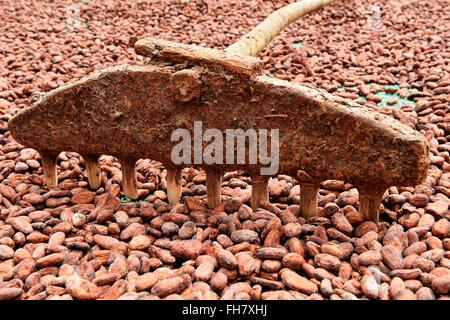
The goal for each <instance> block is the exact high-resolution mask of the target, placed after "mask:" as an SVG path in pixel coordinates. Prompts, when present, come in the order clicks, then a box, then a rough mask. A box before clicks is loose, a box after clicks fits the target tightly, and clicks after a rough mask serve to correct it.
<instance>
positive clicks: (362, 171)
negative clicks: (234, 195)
mask: <svg viewBox="0 0 450 320" xmlns="http://www.w3.org/2000/svg"><path fill="white" fill-rule="evenodd" d="M315 2H317V3H318V4H317V3H316V4H315V5H312V4H313V3H315ZM327 2H329V1H311V0H310V1H301V2H298V3H294V4H291V5H289V6H287V7H284V8H282V9H280V10H278V11H276V12H274V13H273V14H272V15H270V16H269V17H268V18H267V19H266V20H265V21H264V22H263V23H261V24H260V25H259V26H257V27H256V28H255V29H254V30H253V31H252V32H250V33H249V34H247V35H246V36H244V37H243V38H241V40H239V41H238V42H237V43H235V44H233V45H232V46H230V47H229V48H227V49H226V50H225V51H219V50H214V49H208V48H202V47H197V46H192V45H185V44H179V43H174V42H169V41H163V40H157V39H143V40H139V41H137V42H136V43H135V51H136V53H138V54H140V55H143V56H146V57H149V58H151V60H150V62H149V63H148V64H145V65H140V66H131V65H122V66H117V67H113V68H107V69H103V70H100V71H97V72H94V73H93V74H91V75H89V76H87V77H84V78H82V79H80V80H77V81H74V82H72V83H69V84H66V85H64V86H62V87H60V88H58V89H55V90H52V91H50V92H49V93H47V94H46V95H44V96H42V97H40V98H39V99H38V100H37V101H34V102H32V103H30V105H28V106H27V107H26V108H25V109H23V110H22V111H21V112H19V113H18V114H16V115H15V116H14V117H13V118H12V119H11V120H10V121H9V123H8V126H9V130H10V131H11V135H12V136H13V138H14V139H15V140H17V141H18V142H19V143H21V144H23V145H25V146H27V147H31V148H34V149H36V150H37V151H38V152H39V153H40V156H41V160H42V165H43V169H44V180H45V183H46V184H47V185H48V186H49V187H51V188H52V187H56V186H57V171H56V159H57V156H58V154H59V153H60V152H62V151H68V150H71V151H75V152H77V153H79V154H81V155H82V156H83V157H84V160H85V162H86V169H87V173H88V178H89V184H90V187H91V188H94V189H95V188H98V187H99V186H100V168H99V166H98V164H97V160H98V157H99V156H100V155H103V154H108V155H112V156H115V157H117V158H118V159H119V161H120V162H121V165H122V172H123V180H122V186H123V191H124V193H125V195H126V196H127V197H129V198H131V199H136V198H137V197H138V192H137V187H136V173H135V163H136V161H137V160H138V159H141V158H150V159H155V160H158V161H160V162H162V163H163V164H164V165H165V166H166V168H167V193H168V200H169V202H170V203H175V202H177V201H180V199H181V169H182V168H183V167H187V166H189V165H187V164H185V163H186V162H185V163H184V164H176V163H174V162H173V159H172V157H171V153H172V150H173V148H174V146H175V145H176V144H177V142H176V141H172V139H171V138H172V133H173V132H174V131H175V130H177V129H185V130H186V131H187V132H190V133H191V135H192V133H193V130H194V123H201V125H202V129H203V130H208V129H216V130H218V131H219V132H220V133H222V134H224V135H225V133H226V130H227V129H242V130H243V131H244V132H249V131H247V130H251V129H256V130H257V129H259V130H261V129H266V130H267V132H272V131H271V130H279V136H278V139H276V141H275V142H276V143H277V146H278V148H279V171H278V174H285V175H290V176H294V177H296V179H297V180H299V181H300V211H301V213H302V215H303V216H304V217H306V218H309V217H311V216H313V215H315V214H316V212H317V194H318V188H319V184H320V182H322V181H324V180H328V179H335V180H343V181H346V182H349V183H351V184H352V185H354V186H355V187H357V188H358V190H359V193H360V212H361V213H362V215H363V216H364V217H365V218H366V219H368V220H372V221H375V222H377V221H378V209H379V204H380V202H381V198H382V195H383V194H384V192H385V190H386V189H387V188H389V187H390V186H393V185H401V186H414V185H416V184H419V183H420V182H421V181H422V180H423V179H424V177H425V176H426V173H427V169H428V164H429V162H428V161H429V160H428V144H427V141H426V139H425V138H424V137H423V136H422V135H421V134H419V133H418V132H416V131H415V130H413V129H411V128H409V127H407V126H405V125H404V124H402V123H400V122H399V121H397V120H395V119H393V118H391V117H388V116H386V115H383V114H380V113H377V112H376V111H373V110H371V109H370V108H367V107H364V106H361V105H358V104H356V103H353V102H351V101H349V100H345V99H343V98H340V97H336V96H333V95H331V94H329V93H327V92H324V91H322V90H319V89H315V88H312V87H308V86H305V85H299V84H293V83H290V82H287V81H282V80H278V79H274V78H271V77H267V76H264V75H262V68H263V64H262V61H261V60H259V59H257V58H254V57H252V55H256V53H257V52H259V51H260V50H261V49H262V48H263V47H264V46H265V45H266V44H267V43H268V42H269V41H270V40H271V39H272V38H273V37H274V36H275V35H276V34H278V33H279V32H280V31H281V30H282V29H283V28H284V26H285V25H287V24H288V23H290V22H291V21H294V20H295V19H297V18H298V17H299V16H301V15H304V14H305V13H307V12H310V11H312V10H315V9H317V8H318V7H321V6H323V5H324V4H326V3H327ZM293 12H294V13H296V14H293ZM280 17H281V18H280ZM280 19H281V20H280ZM277 21H281V22H278V23H277ZM269 29H270V30H269ZM261 34H263V35H267V34H269V36H263V37H261ZM273 139H275V137H271V140H273ZM271 142H272V143H273V142H274V141H271ZM201 143H202V145H203V148H204V147H205V146H206V145H207V142H206V141H201ZM272 145H273V144H272ZM234 147H235V148H236V147H237V146H234ZM194 148H195V146H194ZM236 150H237V149H234V150H233V151H234V152H236ZM188 158H189V159H188V161H187V162H188V163H190V164H192V165H196V164H197V165H198V159H194V154H190V155H189V156H188ZM201 166H202V167H203V168H204V169H205V172H206V179H207V181H206V185H207V197H208V205H209V207H210V208H215V207H216V206H217V205H218V204H219V203H220V201H221V194H220V186H221V174H222V173H223V172H226V171H234V170H244V171H246V172H248V173H249V174H250V176H251V179H252V185H253V188H252V201H251V202H252V207H253V209H256V208H257V207H258V206H259V204H260V203H261V202H262V201H268V191H267V183H268V180H269V178H270V176H269V175H261V172H260V170H261V168H263V167H264V166H263V165H262V164H260V163H257V162H256V163H229V164H228V163H224V164H218V163H211V164H208V163H202V164H201Z"/></svg>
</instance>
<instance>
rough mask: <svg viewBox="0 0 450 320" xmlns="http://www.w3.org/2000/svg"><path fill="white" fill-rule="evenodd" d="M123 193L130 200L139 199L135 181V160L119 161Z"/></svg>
mask: <svg viewBox="0 0 450 320" xmlns="http://www.w3.org/2000/svg"><path fill="white" fill-rule="evenodd" d="M120 163H121V165H122V187H123V193H124V194H125V196H127V197H128V198H130V199H137V198H138V197H139V194H138V191H137V180H136V170H135V169H136V160H134V159H121V160H120Z"/></svg>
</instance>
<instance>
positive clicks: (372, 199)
mask: <svg viewBox="0 0 450 320" xmlns="http://www.w3.org/2000/svg"><path fill="white" fill-rule="evenodd" d="M383 194H384V191H377V192H371V193H367V192H360V195H359V212H360V213H361V214H362V216H363V217H364V218H365V219H366V220H369V221H373V222H375V223H376V224H378V218H379V217H378V216H379V212H378V211H379V208H380V203H381V200H382V197H383Z"/></svg>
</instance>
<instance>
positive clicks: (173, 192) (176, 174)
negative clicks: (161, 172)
mask: <svg viewBox="0 0 450 320" xmlns="http://www.w3.org/2000/svg"><path fill="white" fill-rule="evenodd" d="M166 180H167V198H168V200H169V203H170V204H174V203H176V202H180V200H181V170H180V169H178V168H167V176H166Z"/></svg>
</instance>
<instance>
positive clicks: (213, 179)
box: [206, 170, 222, 209]
mask: <svg viewBox="0 0 450 320" xmlns="http://www.w3.org/2000/svg"><path fill="white" fill-rule="evenodd" d="M221 185H222V176H221V174H220V173H218V172H216V171H212V170H206V194H207V195H208V207H209V208H210V209H214V208H216V207H217V206H218V205H219V204H220V201H221V194H220V187H221Z"/></svg>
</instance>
